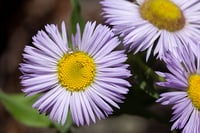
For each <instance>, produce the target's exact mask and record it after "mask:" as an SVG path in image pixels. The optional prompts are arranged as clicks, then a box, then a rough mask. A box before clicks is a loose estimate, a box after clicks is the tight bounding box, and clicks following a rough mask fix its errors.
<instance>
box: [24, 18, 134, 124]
mask: <svg viewBox="0 0 200 133" xmlns="http://www.w3.org/2000/svg"><path fill="white" fill-rule="evenodd" d="M70 44H71V47H69V42H68V40H67V34H66V28H65V24H64V22H63V23H62V26H61V32H59V29H58V27H57V26H56V25H53V24H52V25H46V26H45V31H43V30H41V31H38V33H37V35H36V36H34V37H33V45H34V46H26V47H25V49H24V52H25V53H24V54H23V60H24V62H23V63H21V64H20V70H21V72H22V74H23V75H22V77H21V79H22V81H21V83H22V85H23V86H24V89H23V92H24V93H26V95H28V96H31V95H35V94H38V93H42V96H41V97H40V98H39V99H38V100H37V101H36V102H35V103H34V104H33V107H34V108H36V109H38V110H39V112H40V113H45V114H47V115H49V117H50V119H52V120H53V121H57V122H58V123H61V124H62V125H63V124H65V122H66V119H67V115H68V113H69V111H70V114H71V116H72V119H73V121H74V123H75V124H76V125H78V126H79V125H84V124H88V125H89V124H90V122H91V121H93V122H96V118H98V119H103V118H105V117H107V116H108V115H110V114H112V112H113V109H112V107H116V108H119V106H118V104H117V103H122V102H123V99H124V98H125V97H124V94H127V92H128V87H129V86H130V84H129V82H128V81H127V80H126V78H128V77H129V76H130V75H131V74H130V71H129V70H128V69H127V68H128V65H127V64H125V61H126V60H127V56H126V54H125V53H124V50H115V48H116V47H117V46H118V45H119V44H120V41H119V40H118V38H117V37H115V36H114V34H113V33H112V31H111V30H110V29H109V28H108V27H106V26H103V25H98V26H96V23H95V22H94V23H91V22H87V24H86V26H85V28H84V31H83V34H82V35H81V31H80V27H79V25H77V33H76V35H75V36H72V41H71V43H70Z"/></svg>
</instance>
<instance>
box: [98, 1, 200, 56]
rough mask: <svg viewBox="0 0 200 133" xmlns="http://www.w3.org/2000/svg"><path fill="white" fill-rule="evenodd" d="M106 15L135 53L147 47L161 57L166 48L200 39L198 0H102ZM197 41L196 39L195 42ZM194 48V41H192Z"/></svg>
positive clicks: (148, 51)
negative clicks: (132, 0) (133, 0)
mask: <svg viewBox="0 0 200 133" xmlns="http://www.w3.org/2000/svg"><path fill="white" fill-rule="evenodd" d="M100 3H101V4H102V6H103V16H104V18H105V19H106V22H107V23H108V24H110V25H112V26H113V31H114V32H115V33H116V34H120V35H121V36H122V37H124V41H123V43H124V46H125V47H129V48H130V49H129V50H130V51H132V50H133V51H134V53H135V54H136V53H137V52H139V51H145V50H147V56H146V60H148V58H149V56H150V54H151V51H152V49H154V53H153V55H154V56H156V55H157V57H158V58H159V59H162V58H163V56H164V55H165V53H166V52H167V51H171V52H173V54H175V55H176V54H177V51H176V47H179V49H181V48H180V47H182V46H186V45H188V43H190V42H191V41H192V42H194V41H195V40H197V39H198V40H199V39H200V37H199V36H200V30H199V25H200V1H199V0H190V1H188V0H136V1H135V2H130V1H127V0H102V1H101V2H100ZM194 45H195V43H194ZM189 46H190V47H191V49H193V50H194V48H193V46H192V45H189Z"/></svg>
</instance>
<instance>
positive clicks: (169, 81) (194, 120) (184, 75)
mask: <svg viewBox="0 0 200 133" xmlns="http://www.w3.org/2000/svg"><path fill="white" fill-rule="evenodd" d="M197 49H198V50H199V49H200V47H198V48H197ZM198 50H197V51H196V52H195V53H194V52H192V51H191V49H188V48H185V49H184V50H183V51H182V52H179V53H178V55H179V58H177V57H175V56H173V55H172V54H169V55H167V57H166V58H165V59H164V60H165V62H166V64H167V68H168V69H169V73H164V72H157V74H158V75H160V76H162V77H164V78H165V82H159V83H158V85H160V86H162V87H167V88H172V90H171V91H170V92H165V93H162V94H161V95H160V96H161V98H159V99H158V100H157V102H161V103H162V104H163V105H172V106H173V107H172V109H173V117H172V119H171V121H174V123H173V125H172V128H171V130H174V129H181V130H182V133H199V132H200V53H199V51H198Z"/></svg>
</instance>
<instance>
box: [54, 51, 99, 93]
mask: <svg viewBox="0 0 200 133" xmlns="http://www.w3.org/2000/svg"><path fill="white" fill-rule="evenodd" d="M57 69H58V79H59V81H60V83H61V85H62V86H63V87H65V88H66V89H67V90H69V91H71V92H73V91H81V90H85V89H86V88H87V86H89V85H90V84H91V83H92V82H93V81H94V77H95V72H96V65H95V63H94V60H93V58H91V57H90V56H89V55H87V54H86V53H83V52H74V53H70V54H66V55H64V56H63V57H62V58H61V59H60V61H59V62H58V68H57Z"/></svg>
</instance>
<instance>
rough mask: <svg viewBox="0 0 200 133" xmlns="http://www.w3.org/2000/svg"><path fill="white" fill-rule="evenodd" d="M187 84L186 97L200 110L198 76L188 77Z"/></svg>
mask: <svg viewBox="0 0 200 133" xmlns="http://www.w3.org/2000/svg"><path fill="white" fill-rule="evenodd" d="M188 83H189V86H188V90H187V93H188V97H189V98H190V99H191V101H192V104H193V105H194V106H195V107H196V108H197V109H198V110H200V75H198V74H193V75H190V77H189V79H188Z"/></svg>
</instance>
